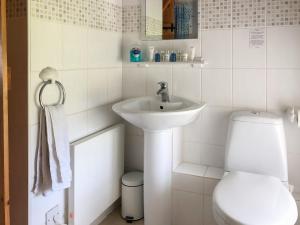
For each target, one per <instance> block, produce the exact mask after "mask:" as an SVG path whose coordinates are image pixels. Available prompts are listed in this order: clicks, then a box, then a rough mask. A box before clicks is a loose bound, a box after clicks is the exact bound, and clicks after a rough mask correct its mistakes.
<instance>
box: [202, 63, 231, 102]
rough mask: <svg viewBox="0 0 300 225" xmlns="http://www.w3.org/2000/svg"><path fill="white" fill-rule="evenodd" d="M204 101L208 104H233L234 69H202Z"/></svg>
mask: <svg viewBox="0 0 300 225" xmlns="http://www.w3.org/2000/svg"><path fill="white" fill-rule="evenodd" d="M202 87H203V91H202V93H203V101H204V102H206V103H207V104H208V105H219V106H229V107H231V105H232V70H231V69H203V70H202Z"/></svg>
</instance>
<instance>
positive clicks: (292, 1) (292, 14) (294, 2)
mask: <svg viewBox="0 0 300 225" xmlns="http://www.w3.org/2000/svg"><path fill="white" fill-rule="evenodd" d="M267 25H268V26H284V25H300V1H299V0H268V2H267Z"/></svg>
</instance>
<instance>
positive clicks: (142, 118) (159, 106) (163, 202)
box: [113, 97, 205, 225]
mask: <svg viewBox="0 0 300 225" xmlns="http://www.w3.org/2000/svg"><path fill="white" fill-rule="evenodd" d="M204 107H205V103H196V102H192V101H190V100H187V99H184V98H180V97H171V98H170V102H161V100H160V98H158V97H140V98H132V99H128V100H125V101H122V102H120V103H117V104H115V105H113V110H114V111H115V112H116V113H117V114H119V115H120V116H121V117H123V118H124V119H125V120H127V121H128V122H130V123H132V124H133V125H135V126H137V127H140V128H143V130H144V224H145V225H172V219H171V218H172V216H171V215H172V204H171V202H172V162H173V161H172V157H173V133H172V128H175V127H181V126H184V125H187V124H189V123H192V122H193V121H195V120H196V119H197V117H198V116H199V114H200V111H201V110H202V109H203V108H204Z"/></svg>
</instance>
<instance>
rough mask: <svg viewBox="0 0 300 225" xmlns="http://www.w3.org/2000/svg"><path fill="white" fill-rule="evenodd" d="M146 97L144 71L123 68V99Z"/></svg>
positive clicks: (143, 69)
mask: <svg viewBox="0 0 300 225" xmlns="http://www.w3.org/2000/svg"><path fill="white" fill-rule="evenodd" d="M145 95H146V69H145V68H137V67H133V68H126V67H123V97H124V98H132V97H139V96H145Z"/></svg>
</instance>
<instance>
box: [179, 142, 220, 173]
mask: <svg viewBox="0 0 300 225" xmlns="http://www.w3.org/2000/svg"><path fill="white" fill-rule="evenodd" d="M224 157H225V148H224V146H218V145H209V144H203V143H201V142H184V147H183V161H184V162H189V163H196V164H201V165H208V166H214V167H221V168H222V167H224Z"/></svg>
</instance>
